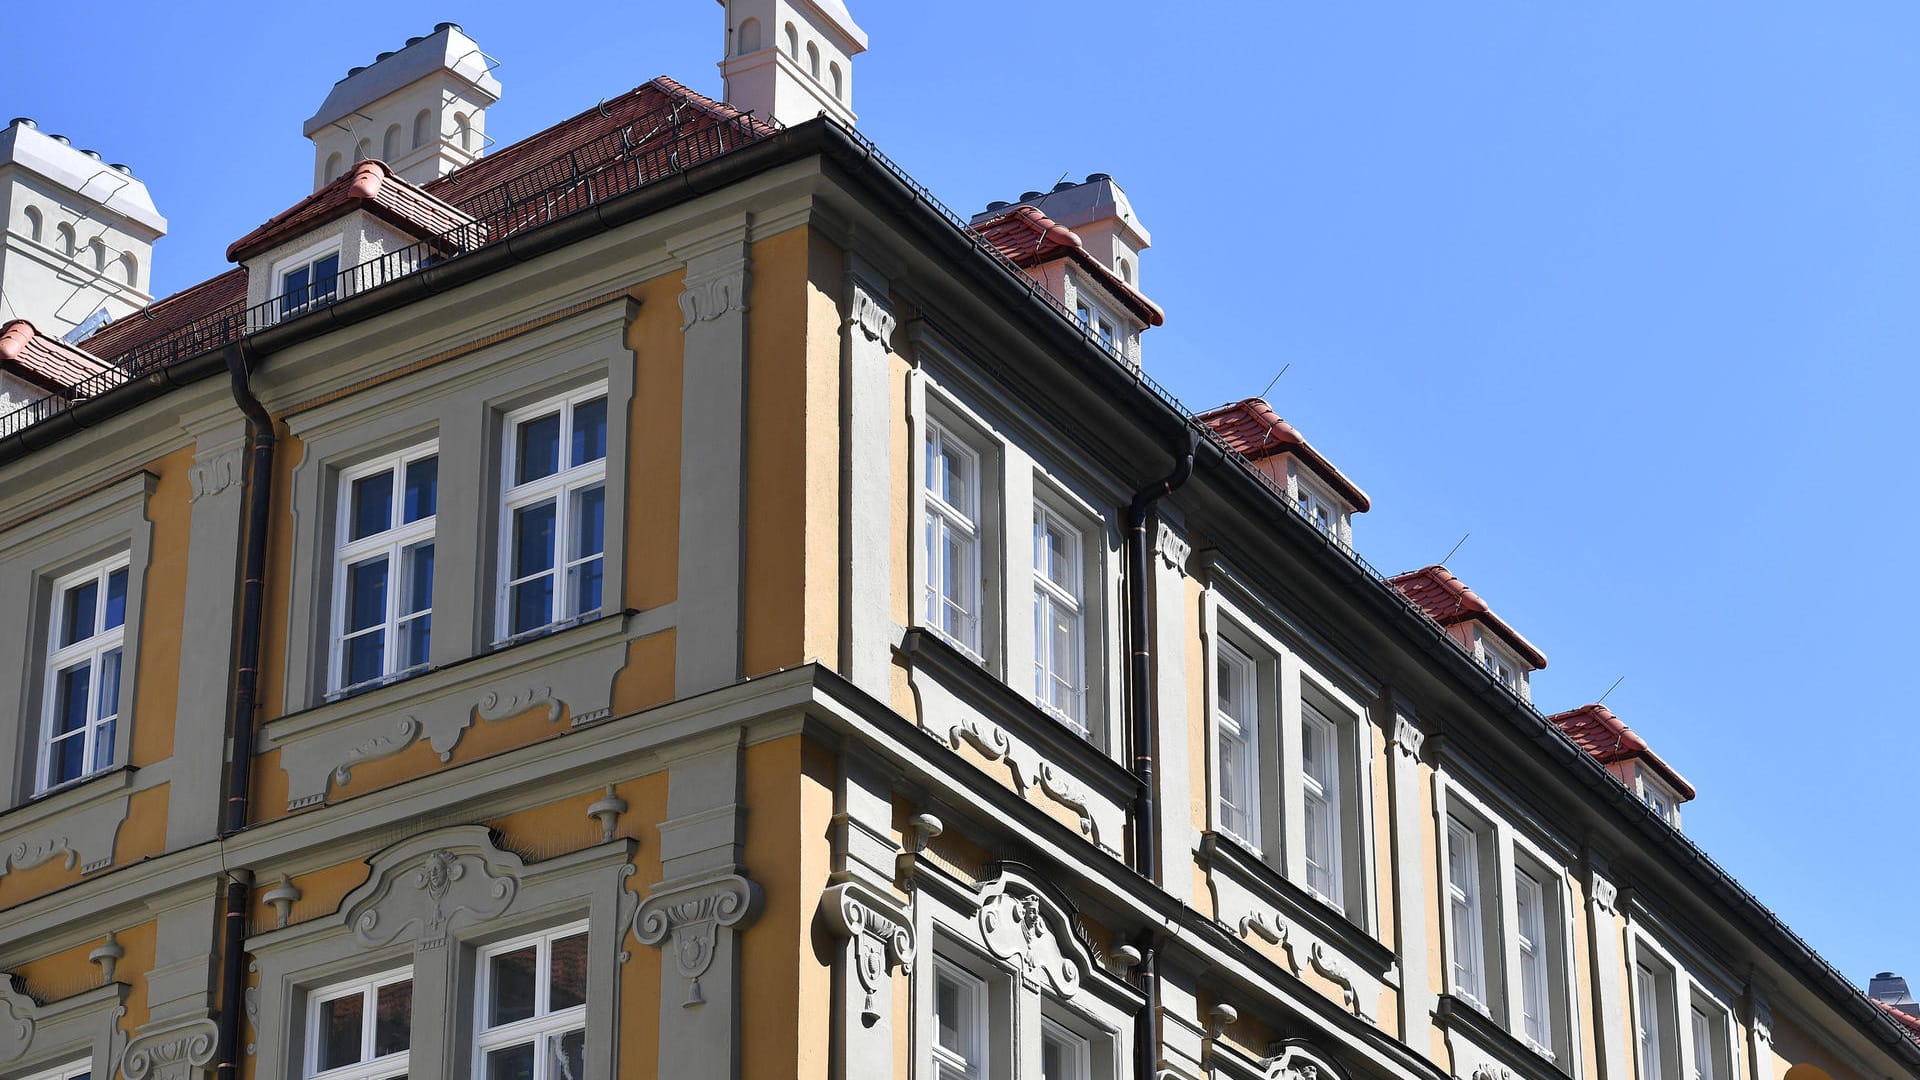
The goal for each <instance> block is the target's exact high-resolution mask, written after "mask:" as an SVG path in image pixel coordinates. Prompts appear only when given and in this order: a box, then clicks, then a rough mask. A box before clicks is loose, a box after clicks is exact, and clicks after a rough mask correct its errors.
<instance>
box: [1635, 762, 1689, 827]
mask: <svg viewBox="0 0 1920 1080" xmlns="http://www.w3.org/2000/svg"><path fill="white" fill-rule="evenodd" d="M1633 778H1634V785H1633V793H1634V795H1635V796H1636V797H1638V798H1639V800H1640V801H1641V802H1643V803H1646V804H1647V806H1648V807H1650V808H1651V809H1652V810H1653V812H1654V813H1656V814H1659V815H1660V819H1661V820H1662V821H1665V822H1666V823H1667V824H1669V825H1671V826H1673V827H1674V828H1676V829H1677V828H1679V827H1680V793H1679V792H1677V791H1675V790H1674V789H1673V785H1671V784H1669V783H1667V782H1666V781H1665V780H1662V779H1660V778H1659V777H1658V776H1656V775H1654V773H1653V770H1651V769H1649V768H1647V767H1646V766H1645V765H1644V764H1641V763H1639V762H1635V763H1634V766H1633Z"/></svg>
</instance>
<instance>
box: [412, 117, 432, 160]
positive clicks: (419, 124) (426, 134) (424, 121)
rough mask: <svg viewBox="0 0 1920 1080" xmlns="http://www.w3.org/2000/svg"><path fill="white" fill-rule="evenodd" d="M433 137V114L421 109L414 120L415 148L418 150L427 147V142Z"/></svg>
mask: <svg viewBox="0 0 1920 1080" xmlns="http://www.w3.org/2000/svg"><path fill="white" fill-rule="evenodd" d="M432 137H433V113H432V111H431V110H428V109H421V110H420V112H419V114H418V115H416V116H415V117H414V118H413V148H414V149H415V150H418V149H420V148H421V147H423V146H425V145H427V140H428V139H430V138H432Z"/></svg>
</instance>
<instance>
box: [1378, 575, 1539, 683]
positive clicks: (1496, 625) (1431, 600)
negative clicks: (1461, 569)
mask: <svg viewBox="0 0 1920 1080" xmlns="http://www.w3.org/2000/svg"><path fill="white" fill-rule="evenodd" d="M1387 584H1389V585H1391V586H1393V587H1394V588H1395V589H1398V590H1399V591H1400V594H1401V595H1403V596H1405V597H1406V598H1407V599H1409V600H1411V601H1413V602H1414V603H1416V604H1418V605H1420V608H1421V610H1423V611H1425V612H1426V613H1427V615H1428V616H1430V617H1431V618H1432V619H1433V621H1434V622H1437V623H1439V624H1440V625H1441V626H1454V625H1457V624H1459V623H1463V622H1469V621H1474V620H1478V621H1479V622H1481V623H1483V624H1485V625H1486V626H1487V627H1488V628H1489V629H1491V630H1493V632H1494V633H1496V634H1498V635H1499V636H1500V637H1501V638H1502V639H1503V640H1505V641H1506V643H1507V645H1508V646H1509V647H1510V648H1512V649H1514V650H1516V651H1518V652H1519V654H1520V659H1521V660H1523V661H1525V662H1526V663H1527V665H1528V666H1530V667H1533V668H1535V669H1539V668H1544V667H1546V666H1547V654H1545V653H1543V652H1541V651H1540V650H1539V649H1536V648H1534V646H1533V643H1532V642H1530V641H1528V640H1527V639H1526V638H1524V637H1521V636H1520V632H1519V631H1517V630H1515V629H1514V628H1513V627H1511V626H1508V625H1507V624H1506V621H1505V620H1503V619H1501V618H1500V616H1498V615H1495V614H1494V613H1493V609H1492V608H1491V607H1489V606H1487V602H1486V601H1485V600H1482V599H1480V595H1479V594H1478V593H1476V592H1474V591H1473V590H1472V589H1469V588H1467V583H1466V582H1464V581H1461V580H1460V579H1459V578H1457V577H1454V576H1453V572H1452V571H1450V570H1448V569H1447V568H1446V567H1444V566H1427V567H1422V568H1421V569H1419V570H1414V571H1411V572H1409V573H1405V574H1401V575H1399V576H1398V577H1392V578H1388V579H1387Z"/></svg>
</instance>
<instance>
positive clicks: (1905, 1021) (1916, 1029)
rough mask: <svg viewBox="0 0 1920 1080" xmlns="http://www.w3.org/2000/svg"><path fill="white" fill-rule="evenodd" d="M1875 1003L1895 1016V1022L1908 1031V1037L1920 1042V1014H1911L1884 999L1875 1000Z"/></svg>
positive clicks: (1888, 1013) (1889, 1014)
mask: <svg viewBox="0 0 1920 1080" xmlns="http://www.w3.org/2000/svg"><path fill="white" fill-rule="evenodd" d="M1874 1004H1875V1005H1878V1006H1880V1008H1881V1009H1882V1010H1884V1011H1885V1012H1886V1014H1887V1015H1888V1016H1891V1017H1893V1022H1894V1023H1896V1024H1898V1025H1900V1029H1901V1030H1902V1031H1905V1032H1906V1033H1907V1038H1909V1039H1912V1040H1913V1041H1914V1042H1917V1043H1920V1016H1911V1015H1909V1014H1907V1013H1904V1012H1902V1011H1900V1010H1899V1009H1897V1008H1895V1007H1893V1006H1892V1005H1890V1004H1888V1003H1887V1002H1884V1001H1875V1002H1874Z"/></svg>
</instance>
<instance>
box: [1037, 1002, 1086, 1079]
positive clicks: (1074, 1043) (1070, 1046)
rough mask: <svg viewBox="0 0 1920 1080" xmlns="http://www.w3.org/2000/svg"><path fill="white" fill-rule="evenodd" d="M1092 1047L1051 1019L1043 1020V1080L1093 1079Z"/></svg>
mask: <svg viewBox="0 0 1920 1080" xmlns="http://www.w3.org/2000/svg"><path fill="white" fill-rule="evenodd" d="M1091 1050H1092V1047H1091V1046H1089V1045H1088V1042H1087V1040H1086V1038H1085V1037H1083V1036H1081V1035H1079V1034H1076V1033H1074V1032H1072V1031H1068V1030H1067V1029H1066V1028H1065V1027H1062V1026H1061V1025H1060V1024H1059V1023H1057V1022H1055V1021H1054V1020H1053V1019H1052V1018H1051V1017H1047V1018H1043V1019H1042V1020H1041V1021H1040V1080H1090V1078H1091V1077H1092V1075H1093V1072H1092V1062H1091V1060H1090V1059H1091V1058H1092V1056H1093V1055H1092V1054H1091V1052H1090V1051H1091Z"/></svg>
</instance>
